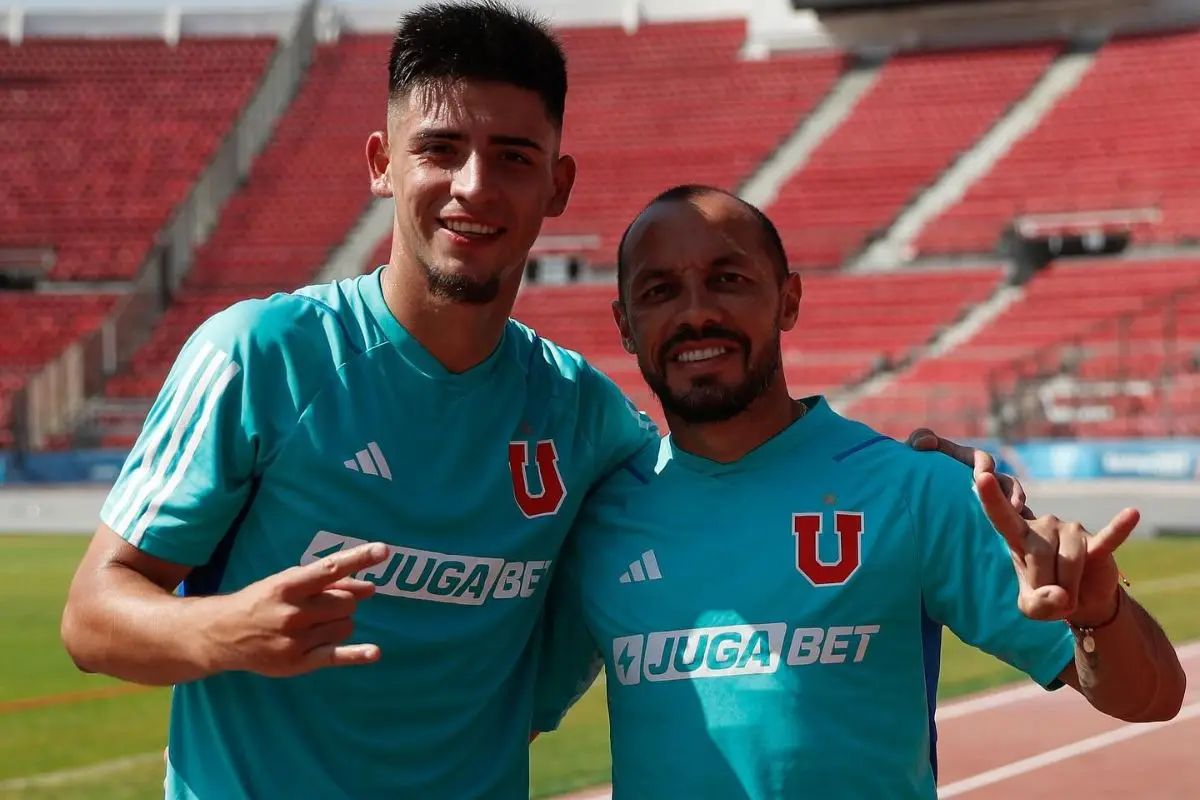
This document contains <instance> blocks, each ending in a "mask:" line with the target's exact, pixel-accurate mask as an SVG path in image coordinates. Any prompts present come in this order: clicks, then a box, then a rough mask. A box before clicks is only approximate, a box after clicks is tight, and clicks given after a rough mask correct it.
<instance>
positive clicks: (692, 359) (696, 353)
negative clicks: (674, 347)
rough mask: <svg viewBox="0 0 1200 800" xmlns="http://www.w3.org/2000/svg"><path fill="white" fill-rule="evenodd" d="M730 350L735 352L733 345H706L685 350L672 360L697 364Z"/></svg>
mask: <svg viewBox="0 0 1200 800" xmlns="http://www.w3.org/2000/svg"><path fill="white" fill-rule="evenodd" d="M730 352H733V348H731V347H724V346H717V347H705V348H703V349H701V350H684V351H683V352H682V353H680V354H679V355H677V356H675V357H674V358H672V359H671V360H672V361H677V362H679V363H681V364H696V363H699V362H701V361H710V360H711V359H714V358H718V357H720V356H723V355H725V354H726V353H730Z"/></svg>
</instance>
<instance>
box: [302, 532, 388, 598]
mask: <svg viewBox="0 0 1200 800" xmlns="http://www.w3.org/2000/svg"><path fill="white" fill-rule="evenodd" d="M389 552H390V551H389V550H388V547H387V545H385V544H380V543H379V542H373V543H371V544H362V545H359V546H358V547H352V548H350V549H349V550H342V551H340V552H337V553H334V554H333V555H331V556H326V557H325V558H322V559H320V560H319V561H314V562H313V563H311V564H305V565H304V566H302V567H292V568H291V569H289V570H287V571H286V572H284V573H282V574H281V576H280V577H281V579H282V581H283V584H284V587H285V588H286V589H287V590H289V591H290V592H291V593H293V595H295V596H308V595H312V594H316V593H317V592H320V591H322V590H324V589H325V588H326V587H328V586H331V585H332V584H334V583H336V582H337V581H339V580H341V579H343V578H346V577H349V576H350V575H353V574H354V573H355V572H358V571H359V570H364V569H366V568H367V567H373V566H375V565H376V564H379V563H381V562H383V561H384V560H385V559H387V558H388V555H389Z"/></svg>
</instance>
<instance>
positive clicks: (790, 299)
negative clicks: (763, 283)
mask: <svg viewBox="0 0 1200 800" xmlns="http://www.w3.org/2000/svg"><path fill="white" fill-rule="evenodd" d="M782 291H783V298H782V302H780V304H779V330H781V331H790V330H791V329H792V328H794V327H796V320H797V319H799V318H800V298H801V297H803V296H804V287H803V286H802V285H801V282H800V273H799V272H789V273H788V276H787V277H786V278H784V279H783V288H782Z"/></svg>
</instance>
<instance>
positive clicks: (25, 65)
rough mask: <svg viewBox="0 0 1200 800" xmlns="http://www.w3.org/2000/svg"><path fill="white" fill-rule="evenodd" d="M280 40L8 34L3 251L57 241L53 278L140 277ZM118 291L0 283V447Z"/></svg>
mask: <svg viewBox="0 0 1200 800" xmlns="http://www.w3.org/2000/svg"><path fill="white" fill-rule="evenodd" d="M274 47H275V40H274V39H273V38H270V37H266V38H258V37H250V38H237V39H220V38H218V39H204V40H184V41H181V42H180V43H179V44H178V45H176V46H174V47H172V46H168V45H167V44H166V43H164V42H156V41H151V40H145V39H129V40H124V39H108V40H99V41H87V40H75V39H72V40H55V39H35V40H30V41H26V42H23V43H21V44H20V45H17V46H14V45H12V44H7V43H0V119H3V121H4V122H3V124H0V153H3V158H0V186H2V187H3V190H2V191H0V250H16V251H20V250H41V249H44V248H52V249H53V251H54V260H53V264H52V266H51V267H50V269H49V270H48V273H47V274H46V275H45V276H44V277H45V278H46V279H48V280H50V281H57V282H72V281H77V282H88V281H93V282H94V281H120V280H127V279H130V278H132V277H134V275H135V272H136V270H137V269H138V268H139V267H140V266H141V265H142V263H143V261H144V259H145V257H146V254H147V253H148V251H149V249H150V247H151V245H152V243H153V239H154V236H155V235H156V234H157V233H158V231H159V230H160V229H161V228H162V227H163V225H164V223H165V222H166V220H167V219H168V218H169V217H170V216H171V214H172V213H173V212H174V209H175V208H176V206H177V205H178V204H179V202H180V201H181V200H182V198H183V197H184V196H185V195H186V194H187V192H188V191H189V190H190V189H191V187H192V185H193V184H194V183H195V181H196V179H197V177H198V175H199V173H200V171H201V169H202V168H203V167H204V165H205V164H206V163H207V162H208V161H209V159H210V158H211V157H212V154H213V152H214V150H215V148H216V147H217V144H218V143H219V142H220V140H221V138H222V137H223V136H224V135H225V134H226V132H227V131H228V130H229V127H230V125H231V124H232V122H233V119H234V116H235V115H236V114H237V112H238V111H239V110H240V109H241V108H242V107H243V106H244V105H245V103H246V101H247V99H248V98H249V96H250V93H251V92H252V90H253V89H254V87H255V86H256V84H257V82H258V79H259V76H260V75H261V73H262V70H263V68H264V66H265V64H266V61H267V59H268V57H269V56H270V54H271V52H272V51H273V49H274ZM80 291H84V290H80ZM115 300H116V296H115V295H113V294H111V293H108V292H103V293H94V294H90V295H89V294H80V293H71V294H63V293H30V292H5V291H0V319H2V320H3V321H4V325H5V330H6V334H7V335H6V336H5V337H3V338H0V431H4V432H5V433H0V447H3V446H5V441H3V440H5V439H11V433H10V432H9V425H8V424H7V421H8V419H9V418H10V415H11V411H10V410H9V405H10V397H11V396H12V395H13V394H14V393H15V392H16V391H17V390H18V389H20V388H21V387H22V386H23V385H24V383H25V378H26V376H27V374H29V373H30V372H31V371H33V370H35V369H37V368H39V367H41V366H42V365H43V364H45V363H47V362H48V361H50V360H51V359H53V358H55V357H57V356H59V355H60V354H61V353H62V352H63V351H64V350H65V349H66V347H67V346H68V345H70V344H71V343H72V342H73V341H76V340H77V339H79V338H80V337H82V336H84V335H86V334H89V333H92V332H94V331H95V330H96V329H97V328H98V327H99V325H100V323H101V322H102V321H103V320H104V318H105V316H106V315H107V313H108V312H109V311H110V310H111V309H112V307H113V305H114V303H115Z"/></svg>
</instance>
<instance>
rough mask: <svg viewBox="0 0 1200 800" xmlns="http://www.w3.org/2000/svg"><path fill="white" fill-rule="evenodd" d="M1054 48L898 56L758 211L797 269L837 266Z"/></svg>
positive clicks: (980, 129)
mask: <svg viewBox="0 0 1200 800" xmlns="http://www.w3.org/2000/svg"><path fill="white" fill-rule="evenodd" d="M1058 50H1059V47H1057V46H1054V45H1040V46H1030V47H1021V48H1011V49H1009V48H1004V49H991V50H973V51H950V52H941V53H919V54H907V55H900V56H897V57H895V58H893V59H891V60H889V61H888V62H887V63H886V64H885V65H884V66H883V69H882V70H881V71H880V73H879V78H878V80H877V82H876V83H875V84H874V86H872V87H871V89H870V91H869V92H868V93H867V94H866V95H865V96H864V97H863V98H862V100H861V101H860V102H859V103H858V105H857V106H856V107H855V108H854V110H853V111H852V112H851V114H850V116H849V117H848V118H847V119H846V121H845V122H844V123H843V124H842V125H841V127H840V128H838V130H837V132H836V134H835V135H834V136H831V137H830V138H829V139H826V140H825V142H823V143H822V144H821V145H820V146H819V147H818V148H817V149H816V150H815V151H814V152H813V154H812V155H811V157H810V158H809V160H808V161H807V163H806V164H804V166H803V168H802V169H801V170H800V171H799V172H798V173H797V174H796V175H794V176H793V177H792V179H791V180H789V181H788V183H787V184H785V185H784V187H783V188H782V189H781V191H780V193H779V196H778V198H777V199H776V200H775V202H774V203H772V204H771V205H770V207H769V208H768V209H767V212H768V213H769V214H770V215H771V217H772V219H774V220H775V223H776V224H777V225H778V226H779V228H780V232H781V234H782V235H783V238H784V244H785V245H786V246H787V248H788V253H789V255H790V256H791V258H792V260H793V261H794V263H795V264H796V265H797V266H801V267H809V268H837V267H839V266H841V265H842V263H843V262H844V261H845V260H846V259H847V258H848V257H850V256H851V255H853V254H854V253H855V252H856V251H857V250H858V249H859V248H861V247H862V246H863V244H864V243H865V242H866V241H867V239H868V238H869V237H871V236H873V235H876V234H878V233H879V232H881V231H882V230H883V229H886V227H887V226H888V225H889V224H890V223H891V222H892V220H893V219H894V218H895V217H896V215H897V214H898V213H899V211H900V210H901V209H902V208H903V207H904V205H906V204H907V203H909V202H910V201H912V200H913V198H914V197H915V196H916V195H917V194H918V193H919V192H921V191H922V190H923V189H925V188H926V187H927V186H928V185H929V184H930V183H932V182H933V181H934V180H935V179H936V178H937V176H938V175H939V174H940V173H941V172H942V171H943V170H944V169H946V168H947V167H948V166H949V165H950V164H951V163H952V162H953V161H954V159H955V158H957V157H958V156H959V155H960V154H961V153H962V152H964V151H965V150H967V149H969V148H970V146H971V145H972V143H974V142H975V140H977V139H978V138H979V137H980V136H982V135H983V134H984V133H985V132H986V131H987V129H988V128H989V127H990V126H991V125H992V124H993V123H994V122H995V121H996V119H997V117H999V116H1000V115H1001V114H1002V113H1003V112H1005V111H1007V110H1008V108H1009V107H1010V106H1011V105H1012V104H1013V103H1014V102H1015V101H1016V100H1017V99H1018V98H1020V97H1021V96H1022V95H1023V94H1025V93H1026V92H1027V91H1028V90H1029V88H1030V87H1031V85H1032V84H1033V83H1034V81H1035V80H1036V79H1037V77H1038V76H1039V75H1040V74H1041V73H1042V71H1043V70H1045V68H1046V66H1047V65H1048V64H1049V63H1050V61H1051V59H1052V58H1053V57H1054V56H1055V54H1056V53H1057V52H1058Z"/></svg>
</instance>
